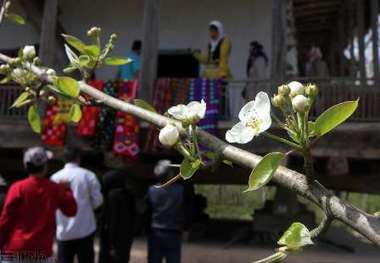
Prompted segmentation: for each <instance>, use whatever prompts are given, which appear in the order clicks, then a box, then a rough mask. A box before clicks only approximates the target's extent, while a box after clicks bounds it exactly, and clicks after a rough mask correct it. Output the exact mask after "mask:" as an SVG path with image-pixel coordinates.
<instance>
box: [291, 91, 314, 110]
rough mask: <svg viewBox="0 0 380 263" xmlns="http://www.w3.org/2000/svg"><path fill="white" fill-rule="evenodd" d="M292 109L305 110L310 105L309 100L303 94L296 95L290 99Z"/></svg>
mask: <svg viewBox="0 0 380 263" xmlns="http://www.w3.org/2000/svg"><path fill="white" fill-rule="evenodd" d="M292 105H293V109H294V110H295V111H296V112H301V113H303V112H306V111H307V110H308V109H309V107H310V100H309V99H308V98H306V97H305V96H304V95H297V96H295V97H294V98H293V99H292Z"/></svg>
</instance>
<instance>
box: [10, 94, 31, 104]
mask: <svg viewBox="0 0 380 263" xmlns="http://www.w3.org/2000/svg"><path fill="white" fill-rule="evenodd" d="M28 98H29V92H26V91H24V92H22V93H21V94H20V95H19V96H18V97H17V99H16V100H15V101H14V102H13V104H12V106H11V108H20V107H21V106H22V105H24V103H25V101H26V100H27V99H28Z"/></svg>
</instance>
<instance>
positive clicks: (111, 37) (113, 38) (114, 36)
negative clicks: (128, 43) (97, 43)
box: [110, 34, 117, 42]
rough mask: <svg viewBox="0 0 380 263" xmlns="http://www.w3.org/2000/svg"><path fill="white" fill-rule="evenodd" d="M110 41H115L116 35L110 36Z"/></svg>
mask: <svg viewBox="0 0 380 263" xmlns="http://www.w3.org/2000/svg"><path fill="white" fill-rule="evenodd" d="M110 39H111V41H112V42H113V41H115V40H116V39H117V35H116V34H112V35H111V36H110Z"/></svg>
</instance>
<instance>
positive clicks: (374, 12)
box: [370, 0, 380, 87]
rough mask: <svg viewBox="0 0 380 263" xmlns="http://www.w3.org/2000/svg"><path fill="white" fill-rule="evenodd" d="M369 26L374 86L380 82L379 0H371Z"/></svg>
mask: <svg viewBox="0 0 380 263" xmlns="http://www.w3.org/2000/svg"><path fill="white" fill-rule="evenodd" d="M370 9H371V28H372V58H373V73H374V74H373V77H374V79H375V86H376V87H377V86H378V85H379V84H380V83H379V81H380V77H379V75H380V72H379V71H380V68H379V35H378V27H379V24H378V15H379V1H378V0H371V8H370Z"/></svg>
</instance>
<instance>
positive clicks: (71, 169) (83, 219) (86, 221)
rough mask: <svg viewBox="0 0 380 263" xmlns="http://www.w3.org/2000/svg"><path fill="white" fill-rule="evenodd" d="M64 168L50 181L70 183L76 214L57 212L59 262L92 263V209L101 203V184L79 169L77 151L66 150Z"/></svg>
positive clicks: (84, 170) (93, 256)
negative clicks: (73, 215)
mask: <svg viewBox="0 0 380 263" xmlns="http://www.w3.org/2000/svg"><path fill="white" fill-rule="evenodd" d="M64 158H65V161H66V164H65V166H64V168H63V169H62V170H60V171H58V172H57V173H55V174H54V175H53V176H52V177H51V180H52V181H54V182H61V181H66V182H69V183H70V187H71V190H72V191H73V194H74V197H75V200H76V201H77V204H78V213H77V215H76V216H75V217H73V218H68V217H66V216H65V215H64V214H62V213H61V212H60V211H58V212H57V215H56V216H57V231H56V235H57V241H58V262H59V263H73V262H74V257H75V255H77V257H78V262H79V263H93V262H94V258H95V255H94V240H93V238H94V233H95V230H96V221H95V214H94V210H95V209H96V208H98V207H99V206H100V205H101V204H102V202H103V196H102V193H101V191H100V184H99V181H98V179H97V178H96V176H95V174H94V173H93V172H91V171H89V170H86V169H84V168H82V167H80V166H79V163H80V150H79V149H78V148H65V150H64Z"/></svg>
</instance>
